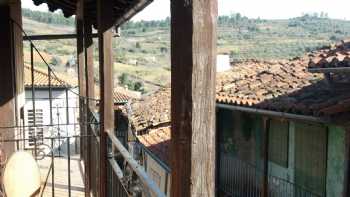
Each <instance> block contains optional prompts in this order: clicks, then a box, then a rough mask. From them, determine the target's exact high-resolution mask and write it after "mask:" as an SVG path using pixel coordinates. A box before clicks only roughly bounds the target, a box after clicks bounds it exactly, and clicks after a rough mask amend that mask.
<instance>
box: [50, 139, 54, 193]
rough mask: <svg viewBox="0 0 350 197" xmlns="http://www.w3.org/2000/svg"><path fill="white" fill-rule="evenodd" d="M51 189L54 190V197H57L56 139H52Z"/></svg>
mask: <svg viewBox="0 0 350 197" xmlns="http://www.w3.org/2000/svg"><path fill="white" fill-rule="evenodd" d="M51 166H52V170H51V182H52V183H51V189H52V197H54V196H55V155H54V139H53V138H51Z"/></svg>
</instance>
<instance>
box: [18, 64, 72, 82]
mask: <svg viewBox="0 0 350 197" xmlns="http://www.w3.org/2000/svg"><path fill="white" fill-rule="evenodd" d="M56 76H57V77H59V78H57V77H55V76H54V75H53V74H52V75H51V86H52V87H54V88H64V87H73V86H74V85H75V84H76V83H74V82H72V81H73V80H71V79H70V80H69V79H68V80H66V79H65V78H68V77H63V76H60V75H58V74H56ZM24 86H25V87H28V88H30V87H31V86H32V73H31V68H30V66H27V65H25V66H24ZM34 86H35V87H36V88H38V87H40V88H44V87H49V75H48V71H47V70H44V69H40V68H35V69H34Z"/></svg>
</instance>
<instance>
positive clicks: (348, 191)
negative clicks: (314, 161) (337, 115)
mask: <svg viewBox="0 0 350 197" xmlns="http://www.w3.org/2000/svg"><path fill="white" fill-rule="evenodd" d="M344 141H345V155H344V159H345V164H344V166H345V170H344V189H343V197H348V196H349V195H350V127H347V128H346V129H345V140H344Z"/></svg>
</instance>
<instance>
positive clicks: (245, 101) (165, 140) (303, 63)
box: [132, 46, 350, 163]
mask: <svg viewBox="0 0 350 197" xmlns="http://www.w3.org/2000/svg"><path fill="white" fill-rule="evenodd" d="M338 47H341V46H338ZM318 53H320V52H319V51H318V52H316V53H315V54H318ZM309 57H310V54H309V55H308V56H305V57H301V58H295V59H293V60H290V61H276V62H269V61H256V60H249V61H246V62H242V63H238V64H235V65H233V66H232V69H231V70H229V71H226V72H222V73H218V74H217V85H216V102H217V103H221V104H227V105H233V106H243V107H248V108H255V109H264V110H270V111H277V112H285V113H291V114H296V115H306V116H313V117H319V118H325V119H326V118H327V120H328V119H329V118H334V117H340V116H342V115H343V114H347V113H348V112H349V111H350V91H349V90H350V88H349V87H347V88H345V89H339V88H334V86H331V85H330V84H329V81H328V80H327V77H326V75H324V74H318V73H312V72H309V71H308V65H309V61H310V59H309ZM343 60H344V59H343ZM345 61H346V59H345ZM170 94H171V90H170V88H163V89H160V90H159V91H157V92H156V93H155V94H153V95H150V96H149V97H147V98H145V99H143V100H142V101H140V102H137V103H134V104H133V105H132V108H133V117H132V124H133V126H134V129H135V130H136V133H137V134H138V136H137V138H138V139H139V141H140V142H141V143H142V144H143V145H144V146H145V147H147V148H149V150H150V151H152V153H154V154H155V155H156V156H157V157H159V158H160V159H162V160H163V161H164V162H165V163H168V162H169V161H168V158H167V152H168V151H169V150H168V149H169V143H170V141H169V139H170V133H171V132H170V130H171V127H170V126H171V124H170V121H171V120H170V116H171V113H170ZM160 149H162V150H160Z"/></svg>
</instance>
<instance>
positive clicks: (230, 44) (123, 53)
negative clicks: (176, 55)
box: [24, 10, 350, 91]
mask: <svg viewBox="0 0 350 197" xmlns="http://www.w3.org/2000/svg"><path fill="white" fill-rule="evenodd" d="M218 23H219V25H218V26H219V27H218V53H220V54H229V55H230V57H231V59H232V60H233V61H241V60H245V59H264V60H276V59H290V58H293V57H296V56H301V55H303V54H304V53H305V52H309V51H312V50H314V49H317V48H318V47H321V46H324V45H329V44H332V43H335V42H337V41H339V40H341V39H344V38H348V37H350V21H345V20H333V19H330V18H328V17H327V14H324V13H321V14H313V15H304V16H301V17H297V18H293V19H288V20H263V19H249V18H247V17H244V16H241V15H240V14H233V15H231V16H221V17H219V20H218ZM73 24H74V19H65V18H63V16H61V15H60V14H51V13H38V12H31V11H28V10H27V11H26V12H25V13H24V27H25V29H26V31H27V32H29V33H30V34H52V33H72V32H74V28H73V27H74V25H73ZM169 26H170V20H169V18H168V19H166V20H162V21H148V22H146V21H141V22H128V23H126V24H125V25H124V26H122V27H121V35H122V36H121V37H119V38H116V39H115V40H116V41H115V43H114V50H115V60H116V62H117V63H116V66H115V71H116V73H117V76H119V79H125V76H126V75H130V77H129V80H122V82H123V83H124V84H123V85H127V86H129V88H131V89H134V88H135V83H134V82H133V81H134V80H140V78H141V79H144V80H146V81H151V82H154V83H156V84H161V85H165V84H168V83H169V81H170V71H169V70H170V27H169ZM36 43H37V44H36V45H37V46H39V48H40V50H41V51H42V52H44V54H45V56H46V57H47V58H48V59H49V62H50V63H52V64H54V65H56V68H57V70H58V71H64V66H63V65H65V64H66V63H67V62H72V60H74V56H75V53H76V52H75V47H74V46H75V42H74V41H73V40H60V41H40V42H36ZM25 51H26V61H27V62H28V60H29V59H28V57H29V56H28V51H29V47H28V46H26V47H25ZM96 60H97V57H96ZM73 62H74V61H73ZM38 65H39V66H40V65H42V63H40V62H38ZM122 75H123V77H122ZM140 82H141V83H143V81H140ZM150 88H151V85H150V86H146V91H147V90H149V89H150Z"/></svg>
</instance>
